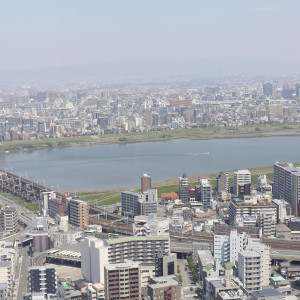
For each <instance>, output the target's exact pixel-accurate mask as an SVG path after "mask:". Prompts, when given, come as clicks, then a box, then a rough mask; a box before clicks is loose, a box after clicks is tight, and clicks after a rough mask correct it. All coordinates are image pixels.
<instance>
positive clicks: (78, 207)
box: [69, 199, 89, 228]
mask: <svg viewBox="0 0 300 300" xmlns="http://www.w3.org/2000/svg"><path fill="white" fill-rule="evenodd" d="M69 222H70V224H71V225H73V226H76V227H80V228H83V227H84V226H85V225H88V224H89V212H88V204H87V203H86V202H84V201H81V200H78V199H71V200H70V203H69Z"/></svg>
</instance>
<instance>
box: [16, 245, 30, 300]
mask: <svg viewBox="0 0 300 300" xmlns="http://www.w3.org/2000/svg"><path fill="white" fill-rule="evenodd" d="M28 251H29V247H25V248H23V249H21V250H20V255H22V260H21V267H20V273H19V286H18V293H17V299H23V297H24V295H25V294H26V291H27V286H28V282H27V278H28V269H29V266H30V260H31V258H30V256H29V253H28Z"/></svg>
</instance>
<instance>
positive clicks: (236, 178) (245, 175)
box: [233, 170, 251, 195]
mask: <svg viewBox="0 0 300 300" xmlns="http://www.w3.org/2000/svg"><path fill="white" fill-rule="evenodd" d="M248 183H250V184H251V172H250V171H249V170H238V171H237V172H234V173H233V193H234V194H235V195H238V191H239V185H244V184H248Z"/></svg>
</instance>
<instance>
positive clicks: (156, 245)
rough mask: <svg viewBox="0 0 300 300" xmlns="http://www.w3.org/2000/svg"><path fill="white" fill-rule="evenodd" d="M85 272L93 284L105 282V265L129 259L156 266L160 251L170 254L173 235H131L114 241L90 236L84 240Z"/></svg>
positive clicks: (83, 265) (85, 275) (83, 268)
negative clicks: (156, 258)
mask: <svg viewBox="0 0 300 300" xmlns="http://www.w3.org/2000/svg"><path fill="white" fill-rule="evenodd" d="M80 248H81V273H82V276H83V277H84V278H85V279H86V280H87V281H88V282H92V283H102V284H103V283H104V265H106V264H112V263H122V262H124V261H125V260H132V261H138V262H141V263H143V264H147V265H155V255H156V253H157V251H158V250H159V249H162V251H163V252H166V253H168V254H169V253H170V236H169V235H157V236H129V237H122V238H117V239H111V240H100V239H97V238H95V237H87V238H85V239H83V240H81V243H80Z"/></svg>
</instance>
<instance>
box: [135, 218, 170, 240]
mask: <svg viewBox="0 0 300 300" xmlns="http://www.w3.org/2000/svg"><path fill="white" fill-rule="evenodd" d="M168 232H169V220H168V219H166V218H158V217H156V215H149V216H136V217H134V224H133V235H135V236H147V235H152V236H153V235H165V234H168Z"/></svg>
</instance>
